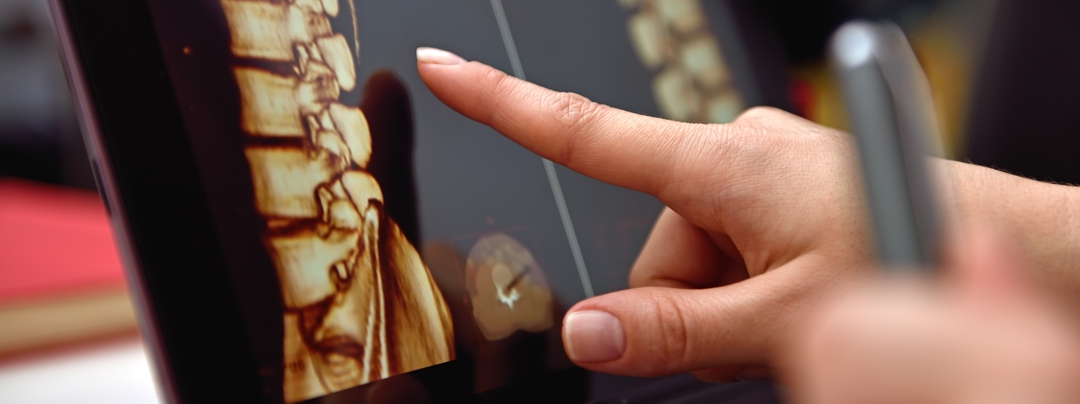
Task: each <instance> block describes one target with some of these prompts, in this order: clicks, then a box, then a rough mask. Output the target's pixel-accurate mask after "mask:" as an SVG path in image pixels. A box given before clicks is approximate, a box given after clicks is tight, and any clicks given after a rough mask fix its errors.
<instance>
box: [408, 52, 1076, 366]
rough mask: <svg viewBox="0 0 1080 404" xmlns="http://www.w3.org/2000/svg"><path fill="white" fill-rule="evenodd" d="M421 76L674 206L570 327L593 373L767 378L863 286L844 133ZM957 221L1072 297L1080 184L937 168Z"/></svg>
mask: <svg viewBox="0 0 1080 404" xmlns="http://www.w3.org/2000/svg"><path fill="white" fill-rule="evenodd" d="M417 58H418V66H417V68H418V70H419V72H420V76H421V78H422V79H423V80H424V82H425V83H426V84H427V85H428V87H429V88H430V89H431V91H432V92H433V93H434V94H435V96H436V97H438V98H439V99H440V100H442V101H443V102H444V103H446V104H447V105H448V106H450V107H451V108H453V109H455V110H456V111H458V112H460V113H462V114H463V115H465V116H467V117H469V118H472V119H474V120H476V121H478V122H480V123H483V124H486V125H489V126H491V127H492V128H494V129H495V130H496V131H498V132H500V133H502V134H503V135H505V136H507V137H508V138H510V139H511V140H513V141H515V142H517V143H518V144H520V145H522V146H524V147H525V148H527V149H529V150H532V151H533V152H535V153H537V154H539V155H540V156H542V157H545V158H547V159H550V160H552V161H554V162H556V163H558V164H562V165H564V166H566V167H568V168H570V169H572V170H575V171H577V172H580V173H582V174H584V175H587V176H590V177H593V178H596V179H598V180H601V181H605V182H608V183H611V184H614V185H618V186H622V187H626V188H630V189H634V190H638V191H642V192H646V193H649V194H652V195H654V196H656V197H657V198H659V199H660V200H661V201H662V202H663V203H664V204H665V205H666V206H667V209H665V210H664V212H663V213H662V214H661V215H660V217H659V219H658V220H657V222H656V224H655V227H654V229H653V231H652V234H651V235H650V237H649V239H648V241H647V242H646V244H645V246H644V248H643V250H642V252H641V255H640V256H639V257H638V260H637V262H636V263H635V264H634V267H633V269H632V271H631V275H630V285H631V289H629V290H625V291H619V292H615V293H611V294H607V295H603V296H597V297H595V298H591V299H588V300H585V301H582V302H580V303H578V304H576V305H575V306H573V307H572V308H571V309H570V310H569V312H568V314H567V317H566V318H565V319H564V335H563V338H564V342H565V346H566V348H567V354H568V355H569V357H570V358H571V359H572V360H573V361H574V362H575V363H577V364H578V365H580V366H582V367H584V368H586V369H590V370H594V371H600V372H608V373H616V374H624V375H632V376H643V377H647V376H659V375H667V374H673V373H680V372H687V371H689V372H693V373H694V374H695V376H697V377H699V378H701V379H705V380H713V381H723V380H730V379H732V378H733V377H735V376H737V375H740V373H741V374H742V376H746V375H747V374H750V375H761V373H760V367H763V366H769V365H771V364H775V363H776V362H777V360H778V359H779V357H780V355H782V353H783V349H784V348H783V347H785V346H790V344H791V342H792V341H793V340H794V339H797V338H799V333H800V332H802V331H801V330H802V328H801V326H800V324H801V322H802V321H803V320H804V319H805V318H806V316H807V315H808V313H810V312H812V311H813V309H814V308H815V307H817V305H818V304H819V302H820V301H822V299H828V298H831V294H833V293H834V292H835V291H838V290H843V289H845V288H844V287H845V285H850V284H852V283H853V282H862V281H863V280H865V278H867V277H868V275H869V274H870V271H868V270H867V269H868V268H871V264H872V259H873V245H872V237H871V234H870V230H869V229H870V224H869V222H868V215H867V214H866V212H865V207H864V201H863V199H862V198H863V196H862V195H863V193H862V188H861V179H860V177H859V168H858V162H857V155H856V151H855V147H854V145H853V139H852V137H851V136H850V135H848V134H846V133H843V132H841V131H837V130H834V129H830V128H826V127H823V126H820V125H817V124H814V123H812V122H809V121H806V120H804V119H801V118H799V117H796V116H794V115H791V114H788V113H786V112H783V111H780V110H776V109H771V108H752V109H750V110H748V111H747V112H745V113H744V114H743V115H742V116H740V117H739V118H738V119H737V120H736V121H735V122H733V123H730V124H710V125H705V124H688V123H679V122H672V121H667V120H663V119H659V118H652V117H646V116H641V115H636V114H632V113H629V112H626V111H621V110H618V109H615V108H611V107H608V106H605V105H601V104H598V103H594V102H591V101H589V100H588V99H586V98H584V97H582V96H580V95H577V94H572V93H563V92H555V91H551V90H548V89H545V88H542V87H539V86H536V85H533V84H530V83H527V82H525V81H522V80H518V79H516V78H513V77H510V76H507V75H506V74H505V73H503V72H501V71H499V70H497V69H494V68H492V67H490V66H487V65H484V64H482V63H479V62H467V61H466V60H464V59H462V58H460V57H458V56H456V55H454V54H451V53H448V52H445V51H440V50H435V49H430V48H421V49H419V50H418V52H417ZM933 166H934V167H935V170H934V171H935V172H936V173H938V175H939V176H940V178H939V179H940V180H941V181H940V182H941V183H942V184H947V185H943V187H947V189H948V190H949V192H943V194H949V195H951V198H952V200H953V201H954V205H955V212H956V213H955V215H954V217H955V218H957V219H958V221H969V220H972V219H979V220H984V219H985V220H989V221H992V222H995V223H997V224H998V225H999V226H1001V227H1002V228H1005V229H1008V231H1009V233H1010V234H1011V235H1012V236H1013V239H1014V240H1016V244H1017V245H1018V246H1019V249H1020V250H1021V252H1022V253H1023V254H1024V255H1026V256H1028V257H1029V258H1030V259H1031V262H1032V265H1031V268H1036V269H1035V270H1033V272H1032V278H1033V279H1035V280H1036V281H1037V282H1038V283H1040V284H1043V285H1046V286H1049V287H1051V288H1053V289H1054V290H1057V291H1060V292H1062V293H1061V295H1063V296H1064V295H1069V294H1072V295H1073V296H1077V295H1080V293H1077V292H1080V271H1078V270H1077V269H1076V268H1074V265H1073V263H1078V262H1080V260H1078V259H1077V258H1080V257H1077V255H1078V254H1080V249H1078V248H1076V247H1077V246H1078V244H1080V242H1078V237H1080V235H1078V233H1077V230H1076V228H1077V227H1076V226H1074V224H1075V225H1080V222H1077V220H1078V219H1077V218H1080V214H1078V212H1077V209H1080V207H1078V206H1076V204H1072V203H1070V202H1072V201H1074V200H1076V201H1080V199H1078V198H1080V196H1078V195H1077V191H1076V189H1075V188H1073V187H1068V186H1062V185H1052V184H1045V183H1039V182H1036V181H1032V180H1027V179H1023V178H1020V177H1016V176H1012V175H1009V174H1005V173H1002V172H999V171H996V170H992V169H988V168H984V167H978V166H974V165H970V164H964V163H959V162H952V161H944V160H934V161H933Z"/></svg>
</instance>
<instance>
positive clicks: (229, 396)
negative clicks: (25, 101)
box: [50, 0, 272, 402]
mask: <svg viewBox="0 0 1080 404" xmlns="http://www.w3.org/2000/svg"><path fill="white" fill-rule="evenodd" d="M50 6H51V8H52V11H53V15H54V17H53V18H54V26H55V28H56V33H57V37H58V39H59V43H60V46H61V52H62V53H63V55H62V56H63V58H64V61H65V69H66V72H67V75H68V80H69V84H70V86H71V88H72V92H73V94H74V96H75V99H76V103H77V105H78V107H77V111H78V116H79V121H80V125H81V126H82V131H83V133H84V136H85V137H86V143H87V144H88V145H89V146H90V147H89V149H90V150H89V153H90V159H91V162H92V164H93V168H94V170H95V174H96V176H97V178H98V181H99V189H100V191H101V193H102V195H103V198H104V199H105V201H106V204H107V206H108V208H109V210H110V212H111V218H112V220H113V227H114V229H115V230H116V235H117V242H118V245H119V248H120V250H121V256H122V258H123V260H124V264H125V270H126V272H127V277H128V281H129V284H130V286H131V290H132V298H133V300H134V302H135V305H136V308H137V312H138V315H139V319H140V325H141V331H142V335H143V337H144V339H145V341H146V344H147V346H148V348H149V350H150V355H151V357H152V358H153V360H154V361H155V363H156V364H157V366H155V367H154V368H155V371H156V372H157V374H156V378H157V381H158V385H159V394H160V395H161V396H162V399H163V400H164V401H166V402H208V401H218V400H228V401H244V402H246V401H262V400H264V399H265V398H266V397H267V396H266V395H265V394H264V393H268V392H264V391H262V390H263V389H262V387H261V386H260V385H261V382H260V380H259V378H258V375H256V374H255V371H254V369H256V367H255V366H254V360H253V358H252V355H251V353H250V349H249V342H248V339H247V335H246V334H245V330H244V328H243V322H242V318H241V316H240V312H239V309H238V307H237V304H236V302H235V299H234V298H233V290H232V286H231V283H230V280H229V278H228V275H227V271H226V269H225V263H224V258H223V255H222V252H221V250H220V246H219V244H218V243H217V240H216V233H215V231H214V227H213V223H212V222H211V217H210V212H209V208H208V206H207V204H206V200H205V198H204V194H203V190H202V187H201V184H200V180H199V177H198V172H197V170H196V166H195V162H194V158H193V156H192V152H191V150H190V147H189V145H188V141H187V135H186V132H185V130H184V125H183V122H182V120H181V116H180V112H179V109H178V106H177V104H176V100H175V97H174V96H173V90H172V84H171V82H170V80H169V76H168V73H167V71H166V68H165V63H164V60H163V58H162V55H161V50H160V48H159V45H158V41H157V35H156V33H155V31H154V27H153V24H152V22H151V19H150V13H149V9H148V7H147V4H146V3H145V2H143V1H140V0H112V1H107V2H102V1H85V0H84V1H79V0H52V1H50ZM271 397H272V396H271Z"/></svg>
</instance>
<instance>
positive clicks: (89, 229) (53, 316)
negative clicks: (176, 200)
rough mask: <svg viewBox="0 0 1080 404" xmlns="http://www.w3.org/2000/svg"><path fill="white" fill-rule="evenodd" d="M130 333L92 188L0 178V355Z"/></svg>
mask: <svg viewBox="0 0 1080 404" xmlns="http://www.w3.org/2000/svg"><path fill="white" fill-rule="evenodd" d="M135 332H136V321H135V314H134V311H133V309H132V305H131V301H130V299H129V297H128V291H127V287H126V284H125V280H124V274H123V270H122V269H121V265H120V259H119V256H118V254H117V249H116V246H115V241H114V238H113V234H112V228H111V227H110V224H109V218H108V215H107V213H106V210H105V207H104V205H103V204H102V203H101V200H100V199H99V198H98V196H97V194H95V193H93V192H87V191H82V190H74V189H66V188H60V187H56V186H51V185H44V184H37V183H32V182H27V181H22V180H15V179H5V178H0V356H3V355H10V354H14V353H19V352H28V351H34V350H38V349H44V348H50V347H54V346H57V345H64V344H70V343H77V342H80V341H90V340H96V339H103V338H110V337H113V336H122V335H133V334H135Z"/></svg>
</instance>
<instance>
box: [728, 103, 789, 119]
mask: <svg viewBox="0 0 1080 404" xmlns="http://www.w3.org/2000/svg"><path fill="white" fill-rule="evenodd" d="M783 115H784V111H781V110H779V109H777V108H774V107H767V106H760V105H759V106H755V107H750V108H747V109H746V111H743V113H742V114H739V117H738V118H735V123H739V122H745V121H756V120H760V119H777V118H780V117H781V116H783Z"/></svg>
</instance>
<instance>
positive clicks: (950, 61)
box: [0, 0, 1080, 403]
mask: <svg viewBox="0 0 1080 404" xmlns="http://www.w3.org/2000/svg"><path fill="white" fill-rule="evenodd" d="M610 1H615V0H610ZM646 1H649V0H646ZM702 1H706V2H707V1H730V2H732V3H738V4H736V5H735V6H736V7H738V8H740V9H745V10H748V13H747V14H746V15H747V16H750V17H751V18H756V19H759V20H760V21H761V25H762V26H763V27H766V29H767V30H768V31H769V33H768V34H769V35H770V36H771V37H772V39H775V40H774V41H769V43H774V44H776V46H779V47H781V48H782V49H779V53H781V54H783V56H784V58H785V59H786V66H787V71H788V75H787V76H788V82H787V83H786V84H785V85H786V87H787V93H788V98H789V100H788V101H789V103H787V105H785V106H786V107H787V108H789V109H791V110H792V112H794V113H797V114H799V115H802V116H804V117H806V118H807V119H810V120H813V121H816V122H819V123H822V124H824V125H828V126H833V127H837V128H841V129H843V128H846V126H847V123H846V119H847V118H846V115H845V112H844V109H843V107H842V104H843V103H842V100H841V99H840V92H839V90H838V88H837V86H836V83H835V81H834V79H833V77H832V75H831V72H830V71H829V68H828V64H827V61H826V60H825V57H824V50H825V43H826V41H827V39H828V37H829V35H830V34H831V33H832V31H833V30H834V29H835V28H836V27H838V26H839V25H840V24H841V23H843V22H844V21H847V20H849V19H852V18H871V19H889V20H892V21H894V22H896V23H897V24H899V25H900V26H901V27H902V28H903V29H904V31H905V32H906V34H907V35H908V37H909V39H910V41H911V43H912V46H913V48H914V49H915V51H916V54H917V56H918V58H919V60H920V63H921V64H922V66H923V68H924V70H925V71H926V73H927V76H928V77H929V80H930V84H931V88H932V91H933V95H934V100H935V101H934V102H935V105H934V108H935V109H936V111H937V113H938V118H939V121H940V125H941V133H942V134H943V137H944V143H945V144H944V146H945V153H946V155H947V157H949V158H952V159H958V160H967V161H971V162H973V163H976V164H981V165H987V166H992V167H996V168H999V169H1002V170H1005V171H1008V172H1012V173H1015V174H1019V175H1024V176H1027V177H1031V178H1036V179H1039V180H1045V181H1055V182H1060V183H1080V164H1077V163H1076V161H1077V155H1080V24H1077V23H1076V21H1075V19H1076V17H1077V16H1080V2H1077V1H1075V0H754V1H741V0H702ZM748 45H750V46H753V45H754V44H748ZM86 156H87V155H86V151H85V147H84V142H83V138H82V135H81V133H80V130H79V124H78V120H77V118H76V115H75V112H74V105H73V103H72V100H71V96H70V93H69V91H68V86H67V81H66V80H65V77H64V72H63V67H62V64H61V61H60V57H59V53H58V50H57V47H56V39H55V38H54V35H53V30H52V26H51V21H50V15H49V9H48V6H47V4H46V2H45V0H0V402H72V401H79V402H93V401H95V400H98V399H96V398H94V397H98V396H95V395H94V394H90V393H87V391H96V392H98V393H95V394H98V395H99V396H100V400H99V401H101V402H133V403H134V402H154V401H155V400H156V399H155V397H154V393H153V387H152V383H151V382H150V380H151V379H150V376H149V371H148V368H147V365H146V359H145V356H144V355H143V353H142V345H141V343H140V342H139V339H138V335H137V331H136V325H135V320H134V314H133V310H132V308H131V305H130V303H129V301H128V299H127V294H126V289H125V286H124V280H123V275H122V272H121V267H120V261H119V259H118V258H117V254H116V251H115V247H113V240H112V235H111V231H110V229H109V227H108V226H109V225H108V219H107V215H106V212H105V209H104V208H103V206H102V205H101V202H100V200H99V199H98V198H97V196H96V195H95V192H96V190H95V184H94V179H93V174H92V173H91V171H90V167H89V164H88V160H87V157H86ZM42 257H45V258H42ZM103 369H105V370H103ZM108 369H111V370H108ZM109 375H113V376H109ZM57 377H63V378H65V380H68V379H72V380H82V381H83V382H84V383H81V384H80V385H82V386H83V387H82V388H81V390H80V389H75V388H72V389H67V390H64V389H43V388H42V386H44V385H48V382H50V381H52V380H55V378H57ZM35 380H36V381H37V383H39V384H36V385H35V384H34V383H35ZM42 383H44V384H42ZM64 391H74V392H78V393H79V394H78V395H77V396H71V395H69V396H65V395H64V394H65V393H64ZM42 392H47V393H42ZM50 394H51V395H50ZM68 394H70V393H68Z"/></svg>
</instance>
